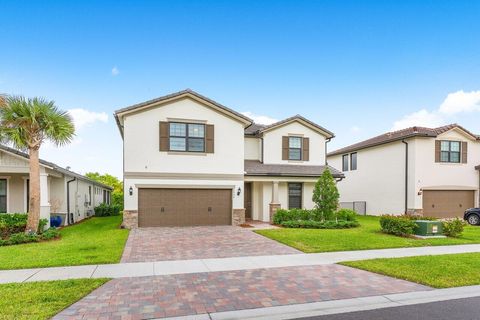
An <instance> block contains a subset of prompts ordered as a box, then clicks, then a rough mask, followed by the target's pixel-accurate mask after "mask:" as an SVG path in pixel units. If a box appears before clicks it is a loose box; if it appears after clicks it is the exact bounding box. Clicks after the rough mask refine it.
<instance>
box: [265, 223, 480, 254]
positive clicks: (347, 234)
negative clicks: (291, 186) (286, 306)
mask: <svg viewBox="0 0 480 320" xmlns="http://www.w3.org/2000/svg"><path fill="white" fill-rule="evenodd" d="M358 221H359V222H360V227H358V228H353V229H342V230H338V229H337V230H325V229H287V228H282V229H266V230H258V231H256V232H257V233H259V234H261V235H263V236H265V237H268V238H270V239H273V240H276V241H278V242H281V243H284V244H286V245H288V246H291V247H294V248H296V249H299V250H301V251H303V252H307V253H311V252H329V251H349V250H367V249H383V248H402V247H423V246H441V245H454V244H468V243H480V227H473V226H467V227H465V231H464V232H463V235H462V236H461V237H460V238H446V239H426V240H420V239H413V238H403V237H397V236H393V235H387V234H384V233H381V232H380V224H379V217H374V216H359V217H358Z"/></svg>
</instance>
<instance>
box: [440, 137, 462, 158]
mask: <svg viewBox="0 0 480 320" xmlns="http://www.w3.org/2000/svg"><path fill="white" fill-rule="evenodd" d="M440 162H453V163H460V141H441V142H440Z"/></svg>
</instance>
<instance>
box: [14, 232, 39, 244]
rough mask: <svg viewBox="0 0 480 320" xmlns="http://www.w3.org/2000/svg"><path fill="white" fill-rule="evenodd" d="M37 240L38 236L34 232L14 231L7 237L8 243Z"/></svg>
mask: <svg viewBox="0 0 480 320" xmlns="http://www.w3.org/2000/svg"><path fill="white" fill-rule="evenodd" d="M38 240H39V237H38V235H37V234H35V233H28V234H27V233H25V232H20V233H14V234H12V235H10V238H8V244H10V245H12V244H20V243H28V242H37V241H38Z"/></svg>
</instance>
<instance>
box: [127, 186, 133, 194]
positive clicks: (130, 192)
mask: <svg viewBox="0 0 480 320" xmlns="http://www.w3.org/2000/svg"><path fill="white" fill-rule="evenodd" d="M128 193H129V194H130V195H132V194H133V188H132V187H130V188H129V189H128Z"/></svg>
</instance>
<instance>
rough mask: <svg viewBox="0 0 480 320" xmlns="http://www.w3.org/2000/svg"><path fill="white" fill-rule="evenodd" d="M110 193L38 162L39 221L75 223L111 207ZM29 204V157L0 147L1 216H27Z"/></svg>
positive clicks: (82, 179)
mask: <svg viewBox="0 0 480 320" xmlns="http://www.w3.org/2000/svg"><path fill="white" fill-rule="evenodd" d="M111 192H112V188H111V187H110V186H107V185H104V184H101V183H98V182H96V181H93V180H91V179H89V178H87V177H85V176H82V175H80V174H78V173H75V172H72V171H70V170H67V169H64V168H61V167H59V166H57V165H56V164H54V163H51V162H48V161H44V160H40V218H41V219H48V220H49V221H50V216H51V215H60V216H62V222H63V223H64V224H71V223H75V222H78V221H80V220H82V219H85V218H87V217H89V216H91V215H93V213H94V212H93V208H94V207H96V206H98V205H99V204H100V203H110V198H111ZM28 201H29V159H28V154H26V153H24V152H20V151H18V150H16V149H13V148H10V147H7V146H4V145H0V213H24V212H27V211H28V205H29V204H28ZM67 213H70V214H69V215H68V214H67ZM67 217H68V218H67Z"/></svg>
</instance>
